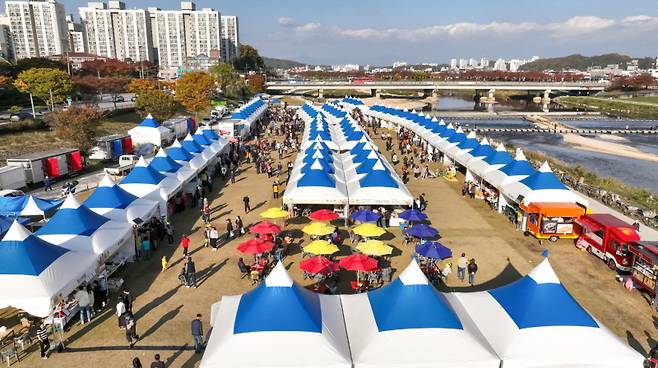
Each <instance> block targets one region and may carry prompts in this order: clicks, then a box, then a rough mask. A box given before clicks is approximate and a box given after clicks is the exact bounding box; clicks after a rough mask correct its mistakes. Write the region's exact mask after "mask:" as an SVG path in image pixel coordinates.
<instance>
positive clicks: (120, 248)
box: [35, 194, 135, 265]
mask: <svg viewBox="0 0 658 368" xmlns="http://www.w3.org/2000/svg"><path fill="white" fill-rule="evenodd" d="M35 235H36V236H38V237H39V238H41V239H43V240H44V241H47V242H49V243H51V244H55V245H58V246H60V247H63V248H66V249H70V250H73V251H77V252H88V253H91V254H94V255H95V256H96V260H97V262H98V264H99V265H100V264H103V263H105V261H107V260H109V259H110V258H114V256H115V255H119V257H118V258H119V259H121V262H123V261H125V260H128V259H131V258H132V257H134V255H135V238H134V234H133V225H131V224H129V223H127V222H118V221H112V220H110V219H108V218H107V217H104V216H101V215H99V214H97V213H96V212H94V211H92V210H91V209H89V208H88V207H87V206H85V205H81V204H80V203H79V202H78V200H77V199H75V197H74V196H73V195H72V194H70V195H69V196H68V197H66V200H65V201H64V204H62V207H60V209H59V210H58V211H57V213H55V215H54V216H53V217H52V218H51V219H50V220H48V222H47V223H46V224H45V225H44V226H43V227H41V228H40V229H39V230H38V231H37V232H36V233H35Z"/></svg>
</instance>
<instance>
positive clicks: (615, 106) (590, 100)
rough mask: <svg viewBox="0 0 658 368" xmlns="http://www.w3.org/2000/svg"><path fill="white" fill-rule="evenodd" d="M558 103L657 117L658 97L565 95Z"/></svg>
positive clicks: (617, 114)
mask: <svg viewBox="0 0 658 368" xmlns="http://www.w3.org/2000/svg"><path fill="white" fill-rule="evenodd" d="M557 101H558V103H560V104H562V105H564V106H567V107H572V108H579V109H587V110H593V111H600V112H602V113H605V114H608V115H612V116H620V117H625V118H631V119H658V97H638V98H632V99H622V98H613V99H608V98H602V97H576V96H565V97H560V98H558V99H557Z"/></svg>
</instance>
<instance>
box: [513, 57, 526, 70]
mask: <svg viewBox="0 0 658 368" xmlns="http://www.w3.org/2000/svg"><path fill="white" fill-rule="evenodd" d="M525 63H526V60H518V59H512V60H510V61H509V70H510V72H516V71H518V70H519V68H520V67H521V65H523V64H525Z"/></svg>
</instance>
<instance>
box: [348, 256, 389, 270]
mask: <svg viewBox="0 0 658 368" xmlns="http://www.w3.org/2000/svg"><path fill="white" fill-rule="evenodd" d="M338 264H339V265H340V267H342V268H344V269H346V270H348V271H372V270H375V269H377V268H378V267H379V266H378V264H377V260H376V259H374V258H370V257H368V256H366V255H364V254H352V255H351V256H348V257H345V258H343V259H341V260H340V261H338Z"/></svg>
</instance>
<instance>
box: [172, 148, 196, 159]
mask: <svg viewBox="0 0 658 368" xmlns="http://www.w3.org/2000/svg"><path fill="white" fill-rule="evenodd" d="M167 156H169V157H171V158H172V159H173V160H176V161H191V160H192V159H193V158H194V155H193V154H191V153H190V152H189V151H188V150H186V149H185V148H183V147H169V148H167Z"/></svg>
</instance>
